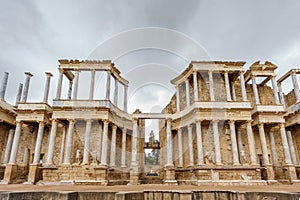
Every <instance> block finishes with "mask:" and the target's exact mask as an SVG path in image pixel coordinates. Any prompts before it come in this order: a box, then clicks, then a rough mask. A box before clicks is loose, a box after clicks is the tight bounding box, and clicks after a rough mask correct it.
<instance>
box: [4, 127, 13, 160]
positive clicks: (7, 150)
mask: <svg viewBox="0 0 300 200" xmlns="http://www.w3.org/2000/svg"><path fill="white" fill-rule="evenodd" d="M14 133H15V130H14V129H10V130H9V134H8V138H7V143H6V148H5V152H4V158H3V164H6V163H7V162H8V160H9V156H10V152H11V147H12V143H13V138H14Z"/></svg>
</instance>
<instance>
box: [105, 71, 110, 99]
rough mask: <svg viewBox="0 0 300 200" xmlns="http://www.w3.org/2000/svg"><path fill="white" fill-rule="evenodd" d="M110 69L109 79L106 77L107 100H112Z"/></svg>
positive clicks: (108, 72)
mask: <svg viewBox="0 0 300 200" xmlns="http://www.w3.org/2000/svg"><path fill="white" fill-rule="evenodd" d="M110 76H111V73H110V71H107V79H106V100H110Z"/></svg>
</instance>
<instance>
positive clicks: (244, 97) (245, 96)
mask: <svg viewBox="0 0 300 200" xmlns="http://www.w3.org/2000/svg"><path fill="white" fill-rule="evenodd" d="M240 84H241V90H242V99H243V101H248V100H247V91H246V86H245V79H244V73H243V72H242V71H241V72H240Z"/></svg>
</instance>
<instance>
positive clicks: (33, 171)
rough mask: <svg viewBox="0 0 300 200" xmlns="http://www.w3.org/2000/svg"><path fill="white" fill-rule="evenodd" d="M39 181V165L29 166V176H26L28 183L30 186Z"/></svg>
mask: <svg viewBox="0 0 300 200" xmlns="http://www.w3.org/2000/svg"><path fill="white" fill-rule="evenodd" d="M39 180H41V169H40V164H31V165H30V166H29V174H28V180H27V181H28V182H27V183H31V184H35V183H36V182H38V181H39Z"/></svg>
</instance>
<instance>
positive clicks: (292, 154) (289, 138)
mask: <svg viewBox="0 0 300 200" xmlns="http://www.w3.org/2000/svg"><path fill="white" fill-rule="evenodd" d="M286 135H287V139H288V144H289V147H290V154H291V157H292V161H293V164H294V165H298V161H297V157H296V151H295V147H294V143H293V137H292V133H291V131H287V132H286Z"/></svg>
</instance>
